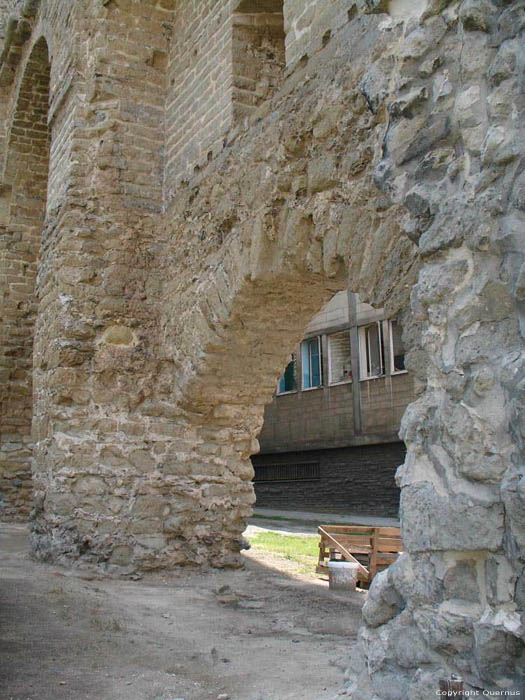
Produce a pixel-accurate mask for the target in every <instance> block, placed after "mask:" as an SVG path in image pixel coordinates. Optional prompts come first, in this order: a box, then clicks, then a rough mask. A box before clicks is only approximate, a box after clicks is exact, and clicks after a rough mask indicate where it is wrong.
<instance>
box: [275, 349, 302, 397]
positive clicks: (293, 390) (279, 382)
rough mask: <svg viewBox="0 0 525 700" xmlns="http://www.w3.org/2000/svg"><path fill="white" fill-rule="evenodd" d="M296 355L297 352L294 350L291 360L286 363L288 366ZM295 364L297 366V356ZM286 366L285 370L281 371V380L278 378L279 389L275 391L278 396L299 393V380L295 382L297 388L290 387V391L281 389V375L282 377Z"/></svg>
mask: <svg viewBox="0 0 525 700" xmlns="http://www.w3.org/2000/svg"><path fill="white" fill-rule="evenodd" d="M294 355H295V352H292V354H291V357H290V360H289V362H287V363H286V367H288V365H289V364H290V362H293V358H294ZM295 366H296V367H297V357H296V358H295ZM286 367H285V368H284V370H283V372H282V373H281V376H280V377H279V380H278V382H277V390H276V392H275V395H276V396H287V395H288V394H297V392H298V391H299V382H298V381H297V380H296V382H295V383H296V386H297V388H296V389H288V391H279V386H280V384H281V377H282V376H283V374H284V373H285V371H286Z"/></svg>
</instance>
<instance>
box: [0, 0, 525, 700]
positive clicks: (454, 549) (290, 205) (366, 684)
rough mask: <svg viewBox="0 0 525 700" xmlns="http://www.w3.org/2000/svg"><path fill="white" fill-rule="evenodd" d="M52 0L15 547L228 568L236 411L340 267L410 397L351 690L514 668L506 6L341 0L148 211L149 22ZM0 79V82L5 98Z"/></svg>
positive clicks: (373, 691) (159, 95)
mask: <svg viewBox="0 0 525 700" xmlns="http://www.w3.org/2000/svg"><path fill="white" fill-rule="evenodd" d="M318 4H319V6H321V4H322V3H320V2H319V3H318ZM75 7H77V8H78V7H81V9H82V11H81V12H79V15H77V16H76V19H75V18H74V17H73V18H71V20H70V21H69V24H68V26H67V27H64V26H61V25H60V18H61V17H63V16H64V15H63V14H62V13H61V12H60V11H59V9H60V4H56V3H54V2H51V1H50V2H44V3H43V4H42V6H41V9H40V10H38V13H37V15H36V16H35V17H34V18H33V19H30V22H29V26H30V28H32V29H31V32H30V34H31V35H32V33H33V32H34V33H35V36H34V40H35V43H36V41H38V38H39V37H40V31H39V27H40V26H43V25H40V24H39V23H40V22H41V21H43V18H44V17H48V18H50V22H51V24H50V29H51V30H53V27H54V30H53V31H51V38H50V41H49V43H50V45H51V47H52V51H51V55H52V56H53V58H52V60H51V84H53V76H55V75H59V74H64V75H65V72H64V73H61V69H60V68H59V67H58V66H57V64H56V62H55V56H57V55H60V54H58V53H57V51H58V50H59V49H58V47H59V46H60V45H62V42H63V39H62V40H57V41H55V40H54V39H53V37H55V34H54V31H56V33H57V35H59V36H62V37H63V36H73V37H74V41H73V42H72V43H74V44H75V45H76V46H77V47H79V53H78V72H79V74H80V83H79V85H80V89H79V90H78V91H75V90H74V89H71V90H70V91H69V92H67V94H68V95H71V99H73V96H76V103H75V104H76V107H75V117H76V118H75V120H74V121H73V122H72V123H71V126H70V127H69V126H68V127H64V128H67V129H70V132H69V133H70V136H69V137H68V140H69V143H70V145H69V146H66V147H65V148H64V149H61V150H60V152H62V153H71V154H74V162H73V163H72V165H71V167H70V168H69V169H66V170H65V173H67V177H68V183H67V186H65V187H64V186H63V185H62V183H61V182H60V178H57V177H56V174H55V173H54V172H51V174H50V180H51V182H53V181H54V182H55V183H56V184H54V185H53V189H54V191H56V192H60V193H62V194H61V195H60V199H61V206H60V207H59V211H58V213H57V215H56V216H55V215H53V216H52V217H51V218H49V215H50V212H49V210H48V220H47V221H46V226H45V235H44V239H43V246H42V248H41V251H40V261H39V272H38V277H37V282H36V295H37V301H38V304H39V311H38V316H37V322H36V329H35V351H34V371H33V382H34V417H33V430H34V432H33V435H34V439H35V442H36V445H35V451H34V483H35V508H34V513H33V535H32V542H33V548H34V552H35V554H36V555H37V556H40V557H42V558H44V559H45V558H51V559H53V560H56V561H62V562H68V563H71V562H77V564H78V565H79V566H84V565H87V564H96V565H98V566H102V567H104V568H105V569H106V570H108V571H111V570H113V567H119V570H120V571H132V570H135V569H137V568H139V569H140V568H142V569H146V568H158V567H170V566H175V565H177V564H183V563H197V564H204V563H212V564H214V565H236V564H238V562H239V556H238V549H239V546H240V543H241V533H242V531H243V527H244V518H245V517H246V516H247V515H248V514H249V513H250V505H251V503H252V502H253V490H252V487H251V484H250V478H251V476H252V474H253V470H252V467H251V465H250V461H249V457H250V455H251V454H253V453H254V452H256V451H257V443H256V441H255V436H256V435H257V432H258V430H259V429H260V425H261V420H262V413H263V406H264V404H265V403H266V402H268V401H269V400H270V398H271V396H272V393H273V390H274V387H275V383H276V381H277V378H278V376H279V373H280V371H281V369H282V367H283V365H284V363H285V360H286V356H287V355H288V353H289V352H290V351H291V350H292V349H293V347H294V345H295V344H296V343H297V342H298V341H299V340H300V339H301V337H302V335H303V333H304V329H305V327H306V325H307V323H308V321H309V320H310V319H311V317H312V316H313V314H314V313H315V312H317V311H318V310H319V309H320V308H321V307H322V305H323V303H325V302H326V301H327V300H328V298H330V296H332V295H333V293H334V292H336V291H338V290H341V289H343V288H345V286H346V284H347V282H348V277H349V279H350V281H351V288H352V290H353V291H356V292H357V293H359V295H360V296H361V297H362V298H363V299H364V300H366V301H369V302H370V303H373V304H377V305H385V307H386V312H387V313H388V314H389V315H390V314H394V313H397V312H401V310H402V313H401V315H400V320H401V323H402V325H403V327H404V343H405V345H406V347H407V348H408V349H409V351H408V354H407V366H408V368H409V370H410V372H411V373H412V374H413V376H414V377H415V379H416V381H417V386H418V388H419V390H420V397H419V398H418V400H417V401H416V402H414V403H413V404H412V405H411V406H410V407H409V408H408V410H407V412H406V414H405V416H404V419H403V427H402V431H403V439H404V441H405V443H406V446H407V457H406V460H405V464H404V466H403V467H402V468H401V469H400V471H399V473H398V480H399V484H400V486H401V487H402V495H401V515H402V529H403V538H404V542H405V547H406V552H405V554H404V555H403V557H402V558H401V559H400V561H399V562H398V563H397V564H395V565H394V566H392V567H391V568H390V569H389V570H388V571H386V572H384V573H382V574H380V575H379V576H378V577H377V579H376V582H375V583H374V585H373V586H372V588H371V591H370V596H369V599H368V601H367V603H366V606H365V610H364V618H365V622H366V626H365V628H364V629H363V631H362V634H361V638H362V644H363V648H364V658H365V659H366V668H365V669H364V672H363V675H362V677H361V678H360V679H359V681H358V684H357V690H356V691H355V693H354V697H355V698H356V699H357V698H362V699H363V700H365V699H366V700H370V698H380V700H400V699H401V698H405V697H407V698H409V700H420V698H423V697H432V696H433V695H434V693H435V689H436V688H437V687H438V680H439V678H441V677H443V676H444V677H447V676H448V675H449V674H450V673H452V672H454V673H457V674H459V675H461V676H462V677H463V678H464V679H465V682H466V686H467V687H470V688H476V687H477V688H485V687H486V688H491V689H492V688H495V689H497V688H504V687H508V686H510V685H511V684H512V683H518V682H521V680H522V670H523V639H524V636H525V633H524V629H523V622H522V617H521V615H522V610H523V604H524V600H523V581H524V574H523V571H524V565H525V539H524V533H525V522H524V519H523V503H524V497H523V480H524V478H525V477H524V474H523V461H522V454H523V427H522V426H523V416H522V406H523V396H522V392H523V382H524V379H523V371H524V369H523V337H522V335H520V325H519V321H520V319H521V317H520V313H521V314H522V312H523V299H524V295H525V292H524V283H523V279H524V272H523V270H524V268H523V264H524V246H523V218H524V203H523V188H524V183H523V175H522V170H523V168H522V162H523V143H524V139H523V133H522V130H523V123H524V121H523V99H522V94H521V92H520V90H521V88H520V85H521V82H520V80H522V78H521V76H522V71H523V63H524V62H523V56H522V47H523V36H522V33H523V17H524V15H525V13H524V12H523V9H524V8H523V3H522V2H520V1H517V2H503V0H502V1H501V2H500V1H499V0H498V1H496V0H495V1H494V2H490V1H489V0H463V1H462V2H459V0H451V1H450V2H447V0H441V1H440V2H433V1H430V0H429V2H424V1H423V0H421V2H417V3H406V2H402V1H401V0H398V1H396V2H392V3H385V2H380V1H379V0H359V2H358V3H357V8H358V10H359V13H358V14H357V16H354V14H355V13H353V11H351V12H350V14H349V15H347V21H346V22H345V23H344V24H341V25H340V27H339V29H337V30H336V31H333V32H332V33H331V34H330V36H329V40H327V39H325V42H324V44H325V45H324V47H322V48H321V49H320V50H319V51H317V52H315V53H314V54H313V55H312V56H311V57H310V58H309V59H308V61H307V62H306V61H303V62H299V63H298V65H297V69H296V70H295V71H292V72H290V73H289V74H288V76H287V78H286V80H285V82H284V83H283V85H282V88H281V90H280V91H278V92H277V93H276V94H275V95H274V97H273V98H272V99H271V100H270V101H269V102H265V103H263V104H261V105H260V106H259V107H257V108H256V112H255V113H254V114H253V115H252V116H251V117H250V120H249V124H247V125H246V129H245V130H238V131H235V130H234V131H232V132H231V134H230V137H229V139H228V141H227V143H226V145H225V146H224V148H223V150H222V151H221V153H220V154H217V156H216V157H214V158H212V160H211V161H210V162H209V163H207V165H205V166H204V167H203V168H202V169H201V171H199V172H196V173H194V175H193V177H192V178H191V180H189V181H188V182H187V184H184V185H181V186H180V187H178V188H177V190H176V197H173V198H172V199H171V200H170V203H169V206H167V201H166V202H163V201H162V173H163V164H164V159H165V155H166V152H165V149H164V146H165V138H164V137H165V135H166V134H167V131H168V130H167V129H165V128H164V115H165V104H166V102H165V100H166V94H167V92H168V87H167V78H168V74H166V72H165V71H164V69H163V65H164V63H165V61H167V58H165V56H167V54H168V53H169V46H170V36H171V34H172V32H173V20H174V15H172V13H171V10H170V9H169V8H167V7H166V3H164V2H163V1H162V0H159V2H153V0H152V2H151V3H149V4H148V3H144V2H135V0H111V2H109V3H106V4H105V5H104V4H101V3H99V2H95V1H94V0H92V1H90V2H87V3H82V5H81V6H80V5H75ZM347 9H348V10H352V7H351V6H350V4H349V6H348V8H347ZM373 10H378V11H381V12H380V14H379V15H378V16H377V17H375V16H374V14H373V13H372V14H369V13H370V11H373ZM385 10H389V11H390V14H388V13H386V12H385ZM50 12H51V14H46V13H50ZM53 13H54V14H53ZM53 17H54V19H53ZM175 26H177V25H175ZM28 38H29V37H28ZM33 45H34V43H32V44H29V45H28V46H29V47H32V46H33ZM321 46H322V44H321ZM24 51H25V49H24ZM28 51H30V48H29V50H28ZM11 59H12V60H13V61H15V59H16V56H15V54H12V55H11V58H10V60H11ZM11 65H13V64H11V63H10V64H9V66H8V67H10V66H11ZM86 67H87V69H86ZM4 75H5V74H4ZM75 80H76V72H75ZM21 84H22V77H21V76H20V77H19V78H16V80H15V82H13V83H12V85H13V89H11V88H8V89H7V90H6V88H5V86H4V87H2V91H7V93H8V95H9V97H8V101H9V103H10V105H16V94H17V90H18V87H19V86H20V85H21ZM9 85H11V83H9ZM170 89H171V88H170ZM51 99H52V100H53V95H52V97H51ZM15 109H16V108H15V107H14V106H13V108H12V111H11V113H12V114H14V113H15ZM60 119H61V117H60V114H59V113H57V117H56V120H57V121H56V124H64V125H65V124H66V123H68V122H67V120H64V121H63V122H61V121H60ZM57 133H58V132H56V133H53V135H52V139H53V143H52V145H51V152H52V153H53V149H56V148H57V145H56V144H55V143H54V141H55V140H56V138H57ZM203 143H204V141H203ZM55 152H56V153H58V151H56V150H55ZM55 162H56V163H58V162H59V161H58V159H57V160H55ZM206 162H207V159H206ZM55 167H57V166H53V165H52V166H51V169H52V171H53V170H54V168H55ZM53 178H56V179H55V180H53ZM164 206H166V209H165V211H164V210H163V207H164ZM55 208H56V207H53V211H54V210H55ZM7 229H9V223H8V225H7ZM8 232H9V231H8ZM5 240H13V239H5ZM6 251H7V252H8V251H9V246H5V245H3V246H2V254H3V255H4V257H5V252H6ZM6 259H7V258H6ZM416 277H417V284H415V286H414V283H415V282H416ZM3 281H4V282H5V279H4V280H3ZM305 289H307V290H308V294H305V293H304V290H305ZM409 299H410V302H409ZM521 322H523V321H522V319H521ZM522 332H523V326H521V333H522ZM122 567H124V568H122ZM502 648H504V649H505V654H504V655H503V656H502V654H501V649H502Z"/></svg>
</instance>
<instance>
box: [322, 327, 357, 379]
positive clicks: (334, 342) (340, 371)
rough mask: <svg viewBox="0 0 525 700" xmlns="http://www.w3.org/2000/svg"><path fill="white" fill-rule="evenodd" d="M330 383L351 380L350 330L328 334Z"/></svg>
mask: <svg viewBox="0 0 525 700" xmlns="http://www.w3.org/2000/svg"><path fill="white" fill-rule="evenodd" d="M328 349H329V368H330V384H337V383H338V382H349V381H351V380H352V363H351V359H350V331H340V332H338V333H332V334H331V335H329V336H328Z"/></svg>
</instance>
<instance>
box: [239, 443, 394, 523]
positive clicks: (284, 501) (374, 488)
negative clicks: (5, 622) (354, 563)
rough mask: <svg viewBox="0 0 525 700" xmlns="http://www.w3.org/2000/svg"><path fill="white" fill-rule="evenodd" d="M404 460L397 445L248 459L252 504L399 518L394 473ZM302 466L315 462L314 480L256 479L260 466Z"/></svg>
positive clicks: (265, 455) (290, 453) (263, 455)
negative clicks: (252, 476)
mask: <svg viewBox="0 0 525 700" xmlns="http://www.w3.org/2000/svg"><path fill="white" fill-rule="evenodd" d="M404 458H405V447H404V445H403V444H402V443H400V442H396V443H385V444H382V445H363V446H359V447H346V448H339V449H332V450H328V449H325V450H309V451H308V452H283V453H279V454H261V455H256V456H254V457H252V461H253V465H254V468H255V495H256V497H257V500H256V505H257V506H260V507H269V508H283V509H293V510H308V509H314V510H319V511H323V510H324V511H328V512H332V511H335V512H344V513H352V514H354V515H376V516H381V517H391V518H398V517H399V489H398V487H397V486H396V483H395V481H394V475H395V472H396V469H397V467H398V466H399V465H401V464H402V463H403V461H404ZM302 462H319V466H320V476H319V479H318V480H310V481H308V480H305V481H301V480H296V481H276V482H275V483H272V482H258V481H257V468H258V467H259V466H261V465H265V464H295V463H302Z"/></svg>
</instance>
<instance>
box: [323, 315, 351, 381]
mask: <svg viewBox="0 0 525 700" xmlns="http://www.w3.org/2000/svg"><path fill="white" fill-rule="evenodd" d="M339 333H347V334H348V343H349V344H350V329H349V328H346V329H345V330H343V331H336V332H335V333H328V334H327V336H328V385H329V386H338V385H339V384H351V383H352V381H353V377H352V376H351V377H350V378H349V379H341V380H339V381H337V382H334V381H333V380H332V336H334V335H338V334H339ZM351 352H352V349H351V348H350V353H351ZM351 358H352V355H350V371H352V359H351Z"/></svg>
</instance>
